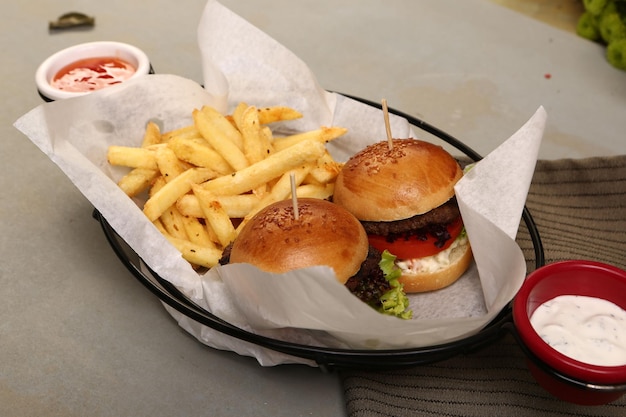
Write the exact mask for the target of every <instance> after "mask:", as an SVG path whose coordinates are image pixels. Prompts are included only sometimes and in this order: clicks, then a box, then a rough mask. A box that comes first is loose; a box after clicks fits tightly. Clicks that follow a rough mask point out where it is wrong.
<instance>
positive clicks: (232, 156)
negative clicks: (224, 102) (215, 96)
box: [193, 106, 249, 171]
mask: <svg viewBox="0 0 626 417" xmlns="http://www.w3.org/2000/svg"><path fill="white" fill-rule="evenodd" d="M193 120H194V123H195V125H196V127H197V128H198V131H199V132H200V134H201V135H202V137H203V138H204V139H206V141H207V142H209V144H210V145H211V146H212V147H213V149H215V150H216V151H217V152H218V153H219V154H220V155H221V156H222V157H223V158H224V159H225V160H226V161H227V162H228V163H229V164H230V166H232V167H233V169H235V170H237V171H238V170H240V169H243V168H245V167H247V166H248V165H249V163H248V160H247V159H246V157H245V155H244V154H243V151H242V148H243V138H242V137H241V133H239V132H238V131H237V129H235V128H234V127H233V125H232V124H231V123H230V122H229V121H228V120H227V119H226V118H225V117H224V116H222V115H221V114H220V113H219V112H218V111H217V110H215V109H213V108H211V107H208V106H204V107H202V109H201V110H194V112H193Z"/></svg>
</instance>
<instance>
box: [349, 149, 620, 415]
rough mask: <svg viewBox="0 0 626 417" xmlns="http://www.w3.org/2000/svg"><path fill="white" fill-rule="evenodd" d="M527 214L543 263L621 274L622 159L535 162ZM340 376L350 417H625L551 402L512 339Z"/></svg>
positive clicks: (528, 245) (527, 247) (525, 237)
mask: <svg viewBox="0 0 626 417" xmlns="http://www.w3.org/2000/svg"><path fill="white" fill-rule="evenodd" d="M526 207H527V208H528V209H529V211H530V213H531V215H532V217H533V219H534V221H535V223H536V225H537V228H538V230H539V233H540V235H541V240H542V242H543V246H544V253H545V262H546V263H552V262H556V261H561V260H568V259H588V260H595V261H600V262H605V263H609V264H612V265H615V266H617V267H620V268H624V269H626V155H621V156H611V157H595V158H585V159H561V160H540V161H538V162H537V167H536V170H535V174H534V176H533V181H532V184H531V187H530V190H529V194H528V199H527V202H526ZM517 241H518V243H519V245H520V247H521V248H522V250H523V251H524V254H525V255H526V259H527V260H528V271H529V272H530V271H532V270H533V269H534V265H535V264H534V259H535V256H534V250H533V246H532V241H531V239H530V235H529V233H528V231H527V230H526V229H525V226H524V224H523V223H522V224H521V225H520V232H519V234H518V237H517ZM340 377H341V381H342V385H343V390H344V398H345V401H346V411H347V415H348V416H349V417H382V416H394V417H403V416H412V417H413V416H440V417H441V416H445V417H455V416H459V417H461V416H463V417H470V416H476V417H484V416H503V417H504V416H514V417H524V416H577V417H585V416H603V417H612V416H626V396H623V397H622V398H620V399H619V400H617V401H615V402H613V403H610V404H606V405H602V406H581V405H576V404H571V403H568V402H564V401H561V400H558V399H556V398H554V397H552V396H551V395H550V394H549V393H547V391H545V390H544V389H543V388H541V387H540V386H539V385H538V384H537V383H536V382H535V380H534V379H533V377H532V376H531V375H530V373H529V371H528V368H527V367H526V363H525V356H524V354H523V353H522V351H521V349H520V348H519V346H518V345H517V342H516V341H515V340H514V339H513V337H512V336H505V337H503V338H502V339H500V340H498V341H497V342H494V343H493V344H491V345H489V346H487V347H485V348H483V349H482V350H479V351H477V352H472V353H467V354H464V355H461V356H457V357H454V358H451V359H448V360H445V361H442V362H438V363H434V364H429V365H422V366H418V367H414V368H409V369H403V370H393V371H372V370H344V371H342V372H340Z"/></svg>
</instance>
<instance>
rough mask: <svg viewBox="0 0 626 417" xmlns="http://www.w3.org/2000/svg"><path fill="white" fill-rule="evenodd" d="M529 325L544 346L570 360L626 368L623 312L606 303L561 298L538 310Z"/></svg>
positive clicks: (577, 297)
mask: <svg viewBox="0 0 626 417" xmlns="http://www.w3.org/2000/svg"><path fill="white" fill-rule="evenodd" d="M530 323H531V324H532V326H533V327H534V329H535V331H536V332H537V333H538V334H539V336H541V338H542V339H543V340H544V341H545V342H546V343H548V344H549V345H550V346H552V347H553V348H554V349H555V350H557V351H559V352H560V353H562V354H564V355H566V356H569V357H570V358H572V359H575V360H578V361H580V362H585V363H588V364H592V365H600V366H619V365H626V310H623V309H622V308H620V307H619V306H617V305H615V304H613V303H612V302H610V301H607V300H603V299H600V298H594V297H586V296H579V295H561V296H558V297H555V298H553V299H552V300H549V301H546V302H545V303H543V304H542V305H541V306H539V307H538V308H537V310H535V312H534V313H533V314H532V316H531V318H530Z"/></svg>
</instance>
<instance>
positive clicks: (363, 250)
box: [220, 198, 411, 318]
mask: <svg viewBox="0 0 626 417" xmlns="http://www.w3.org/2000/svg"><path fill="white" fill-rule="evenodd" d="M297 209H298V215H297V218H296V214H295V210H294V204H293V202H292V201H291V200H284V201H280V202H277V203H274V204H271V205H269V206H267V207H265V208H264V209H263V210H261V211H260V212H259V213H257V214H256V215H255V216H254V217H252V218H251V219H250V220H249V221H248V223H247V224H246V225H245V226H244V227H243V228H242V229H241V231H240V232H239V235H238V236H237V238H236V239H235V240H234V241H233V243H232V244H231V245H229V246H228V247H227V248H226V249H225V251H224V255H223V256H222V259H221V260H220V264H227V263H241V262H243V263H249V264H252V265H255V266H256V267H258V268H259V269H261V270H263V271H267V272H273V273H285V272H288V271H291V270H294V269H298V268H306V267H310V266H317V265H327V266H330V267H331V268H332V269H333V270H334V272H335V276H336V278H337V281H339V282H340V283H341V284H344V285H345V286H346V287H347V288H348V290H350V292H351V293H352V294H354V295H355V296H357V297H358V298H359V299H361V300H362V301H363V302H365V303H367V304H368V305H370V306H372V307H374V308H375V309H377V310H378V311H380V312H381V313H385V314H390V315H395V316H398V317H401V318H410V316H411V312H410V311H409V310H407V307H408V299H407V297H406V294H404V292H403V290H402V285H400V284H399V283H398V281H397V278H398V276H399V275H400V273H399V270H398V269H397V267H396V266H395V264H394V261H395V258H394V257H393V256H391V255H390V254H387V253H385V254H383V253H381V252H380V251H378V250H376V249H375V248H372V247H370V245H369V243H368V240H367V234H366V233H365V230H364V229H363V226H362V225H361V223H360V222H359V221H358V220H357V219H356V218H355V217H354V216H353V215H352V214H351V213H350V212H348V211H347V210H345V209H344V208H342V207H340V206H338V205H336V204H333V203H331V202H329V201H326V200H321V199H315V198H301V199H298V200H297Z"/></svg>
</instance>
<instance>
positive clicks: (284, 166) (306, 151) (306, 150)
mask: <svg viewBox="0 0 626 417" xmlns="http://www.w3.org/2000/svg"><path fill="white" fill-rule="evenodd" d="M325 150H326V148H325V147H324V145H323V144H322V143H320V142H317V141H314V140H307V141H303V142H299V143H297V144H296V145H294V146H291V147H289V148H286V149H284V150H282V151H280V152H276V153H274V154H272V155H270V156H268V157H267V158H265V159H263V160H262V161H259V162H257V163H256V164H254V165H250V166H249V167H246V168H244V169H242V170H239V171H237V172H236V173H234V174H232V175H224V176H221V177H218V178H215V179H213V180H210V181H207V182H206V183H204V184H203V185H202V186H203V187H204V188H205V189H206V190H208V191H211V192H213V193H214V194H216V195H233V194H242V193H245V192H248V191H250V190H253V189H255V188H257V187H259V186H261V185H262V184H265V183H267V182H269V181H271V180H272V179H274V178H278V177H279V176H281V175H282V174H284V173H285V172H287V171H289V170H291V169H294V168H297V167H299V166H301V165H304V164H306V163H308V162H311V161H315V160H316V159H317V158H319V157H320V156H322V155H323V154H324V152H325Z"/></svg>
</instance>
